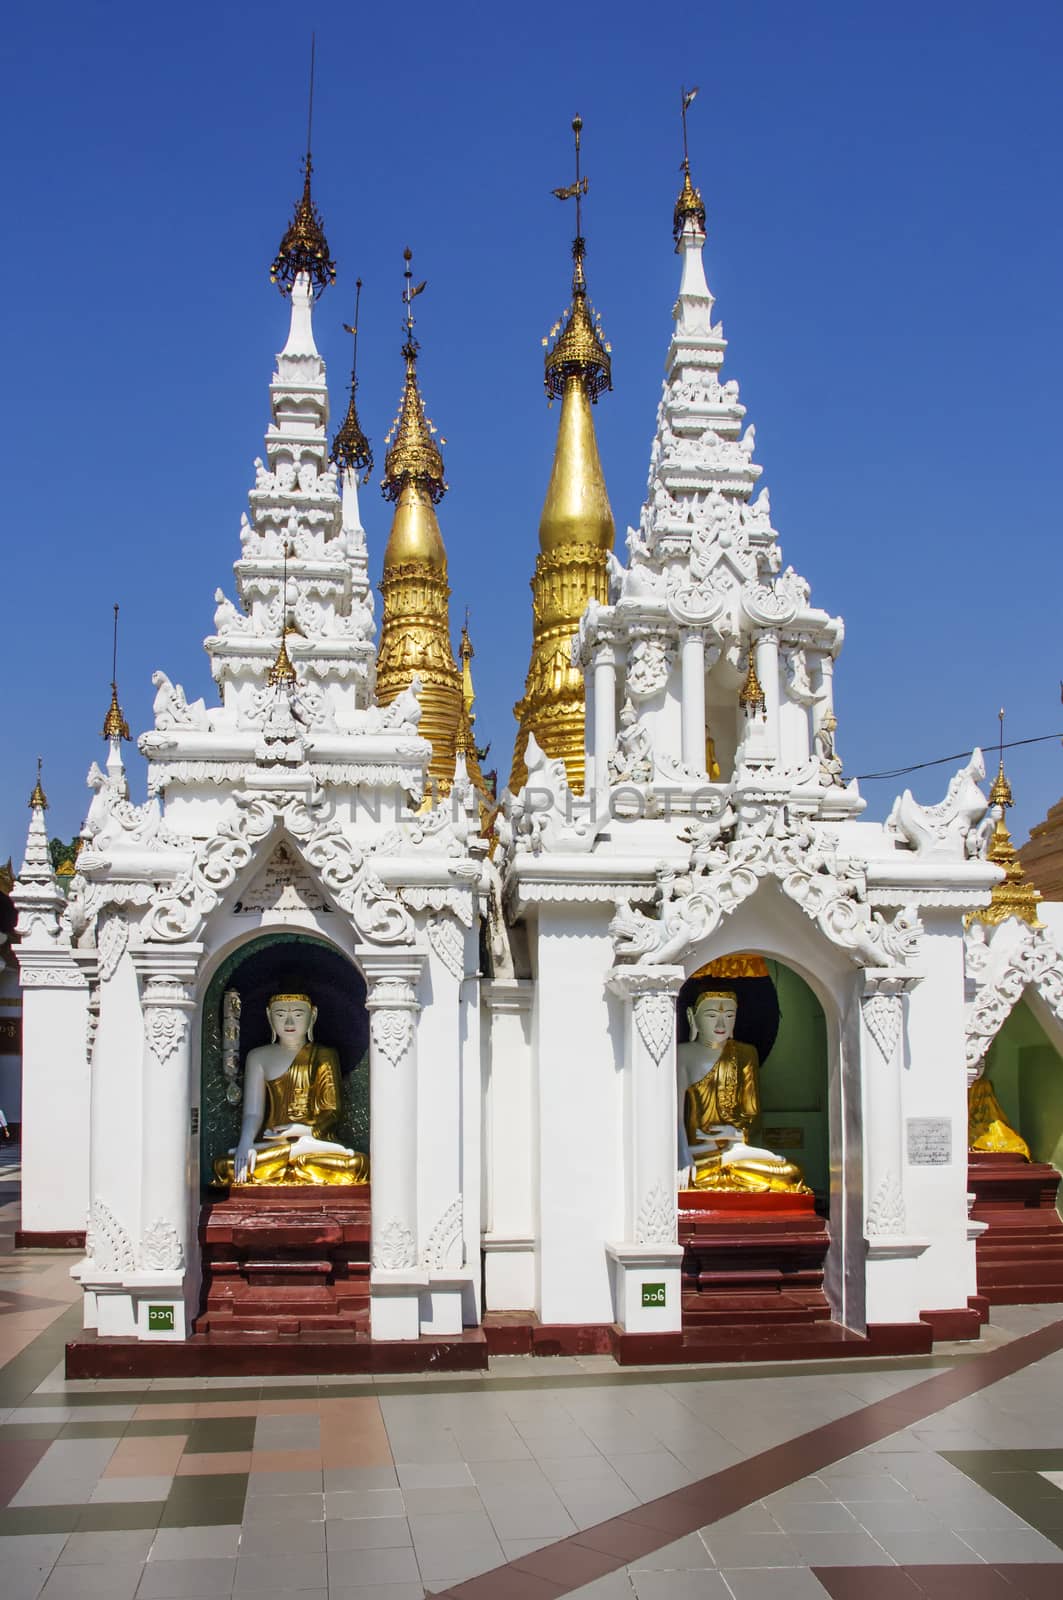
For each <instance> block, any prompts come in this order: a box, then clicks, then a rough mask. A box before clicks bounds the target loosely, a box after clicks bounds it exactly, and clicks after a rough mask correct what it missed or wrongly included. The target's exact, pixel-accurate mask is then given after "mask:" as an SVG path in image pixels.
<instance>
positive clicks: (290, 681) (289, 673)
mask: <svg viewBox="0 0 1063 1600" xmlns="http://www.w3.org/2000/svg"><path fill="white" fill-rule="evenodd" d="M294 632H295V629H294V628H285V630H284V632H283V633H282V634H281V644H280V649H279V650H278V651H277V659H276V660H275V661H274V663H273V665H272V666H271V667H270V669H269V671H268V673H267V674H266V682H267V683H268V684H269V686H270V688H271V689H290V688H292V687H293V685H294V684H295V683H296V682H297V679H296V674H295V668H294V667H293V666H292V662H291V657H290V656H289V654H288V635H289V634H290V633H294Z"/></svg>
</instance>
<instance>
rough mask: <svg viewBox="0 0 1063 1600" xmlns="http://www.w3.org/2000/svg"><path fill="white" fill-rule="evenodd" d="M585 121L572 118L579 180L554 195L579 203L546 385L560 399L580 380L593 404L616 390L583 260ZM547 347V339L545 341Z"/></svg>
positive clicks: (553, 330) (608, 349)
mask: <svg viewBox="0 0 1063 1600" xmlns="http://www.w3.org/2000/svg"><path fill="white" fill-rule="evenodd" d="M582 131H583V119H582V118H581V117H573V119H572V132H573V134H574V135H575V142H576V181H575V183H569V184H566V185H565V186H564V187H563V188H561V189H554V190H553V191H552V193H553V194H555V195H556V196H557V198H558V199H559V200H575V202H576V237H575V238H574V239H573V241H572V304H571V305H570V306H569V308H568V310H567V311H565V312H563V313H562V316H561V318H560V320H559V321H558V322H556V323H555V324H554V326H553V327H552V328H551V329H550V338H552V339H553V340H554V344H553V347H552V348H551V349H549V350H548V351H547V354H546V370H545V375H544V382H545V385H546V392H547V394H548V396H549V397H550V399H551V400H558V399H560V398H561V396H562V395H563V394H564V392H565V385H566V384H567V382H568V380H569V379H570V378H574V377H575V378H579V379H581V381H582V383H583V386H584V389H585V390H586V392H587V395H588V396H589V398H590V399H591V400H592V401H596V400H597V399H598V396H599V395H600V394H602V393H603V392H604V391H605V390H606V389H611V388H612V387H613V369H612V362H611V360H610V356H611V353H612V352H611V347H610V346H609V345H608V344H606V342H605V340H604V339H603V337H602V330H601V324H600V322H599V320H598V316H597V314H596V313H595V312H594V310H593V308H592V306H591V304H590V301H589V300H588V298H587V279H586V276H585V274H584V270H583V260H584V257H585V255H586V253H587V241H586V240H585V239H584V237H583V217H582V200H583V196H584V195H585V194H586V193H587V190H588V188H589V187H590V184H589V180H588V179H587V178H586V177H581V175H580V135H581V133H582ZM543 343H544V344H546V343H547V340H545V339H544V340H543Z"/></svg>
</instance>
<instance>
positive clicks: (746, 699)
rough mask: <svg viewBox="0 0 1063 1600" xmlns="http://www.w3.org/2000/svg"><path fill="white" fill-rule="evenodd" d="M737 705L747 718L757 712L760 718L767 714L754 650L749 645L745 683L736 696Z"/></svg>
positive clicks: (766, 705) (766, 704)
mask: <svg viewBox="0 0 1063 1600" xmlns="http://www.w3.org/2000/svg"><path fill="white" fill-rule="evenodd" d="M738 704H739V705H740V706H741V707H742V710H743V711H744V712H745V714H746V716H747V717H752V716H755V715H756V713H757V712H758V711H759V712H760V714H761V716H762V717H766V716H767V714H768V703H767V700H766V699H765V698H764V689H763V686H762V684H761V681H760V679H759V678H758V677H757V656H756V650H755V649H754V647H753V645H752V644H751V645H750V647H749V666H748V668H747V670H746V681H745V683H743V685H742V688H741V691H740V693H739V696H738Z"/></svg>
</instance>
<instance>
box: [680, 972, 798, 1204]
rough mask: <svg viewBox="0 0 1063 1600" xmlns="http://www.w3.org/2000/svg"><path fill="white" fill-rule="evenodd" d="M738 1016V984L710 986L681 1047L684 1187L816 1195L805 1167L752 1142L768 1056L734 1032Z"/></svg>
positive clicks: (700, 997) (699, 999)
mask: <svg viewBox="0 0 1063 1600" xmlns="http://www.w3.org/2000/svg"><path fill="white" fill-rule="evenodd" d="M737 1015H738V999H737V996H736V995H735V993H734V991H733V990H732V989H706V990H703V991H702V993H701V994H699V995H698V997H697V999H696V1000H695V1002H694V1004H693V1006H692V1007H690V1009H689V1010H688V1011H687V1020H688V1022H689V1024H690V1042H689V1044H681V1045H680V1046H679V1052H678V1055H679V1082H680V1090H681V1091H682V1116H681V1119H680V1128H679V1165H680V1167H681V1168H685V1169H686V1171H685V1173H682V1174H681V1176H680V1186H681V1187H683V1188H692V1189H719V1190H732V1191H741V1190H746V1191H748V1192H752V1193H767V1192H783V1193H787V1194H810V1193H811V1190H810V1189H809V1188H808V1186H807V1184H806V1183H805V1181H804V1178H803V1175H802V1172H801V1169H800V1167H795V1166H794V1164H793V1163H792V1162H791V1161H787V1160H785V1158H784V1157H783V1156H777V1155H776V1154H775V1152H774V1151H773V1150H764V1149H762V1148H761V1147H760V1146H759V1145H754V1144H750V1142H749V1140H750V1135H751V1134H752V1132H753V1129H754V1127H755V1125H756V1123H757V1121H758V1120H759V1117H760V1089H759V1085H758V1082H757V1074H758V1070H759V1066H760V1063H759V1061H758V1060H757V1052H756V1050H755V1049H754V1048H753V1046H752V1045H751V1044H740V1043H739V1042H738V1041H737V1040H736V1039H735V1038H734V1026H735V1018H736V1016H737Z"/></svg>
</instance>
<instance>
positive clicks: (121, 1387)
mask: <svg viewBox="0 0 1063 1600" xmlns="http://www.w3.org/2000/svg"><path fill="white" fill-rule="evenodd" d="M17 1177H18V1173H17V1167H15V1166H12V1165H10V1164H9V1165H8V1166H7V1167H6V1168H2V1167H0V1309H2V1311H3V1317H2V1319H0V1362H2V1363H4V1364H3V1365H2V1366H0V1508H2V1509H0V1594H2V1595H3V1597H4V1600H36V1597H37V1596H38V1595H41V1596H42V1597H44V1600H65V1597H71V1600H74V1597H76V1600H81V1597H85V1600H91V1597H92V1596H95V1595H100V1596H106V1600H133V1597H136V1600H170V1597H174V1600H176V1597H178V1596H200V1597H203V1600H212V1597H215V1596H217V1597H221V1596H225V1597H229V1596H233V1595H236V1596H243V1595H247V1596H248V1597H251V1596H254V1600H274V1597H279V1596H281V1595H285V1596H289V1595H293V1594H294V1595H298V1596H299V1597H300V1600H324V1597H325V1596H329V1597H331V1600H421V1597H422V1596H423V1595H424V1593H425V1592H426V1591H429V1592H432V1591H436V1592H447V1593H452V1594H454V1595H455V1596H457V1595H460V1596H462V1597H463V1600H550V1597H553V1596H560V1595H567V1594H575V1595H578V1596H580V1597H586V1600H632V1597H637V1600H684V1597H687V1596H690V1597H701V1600H812V1597H819V1600H822V1597H824V1596H826V1595H830V1596H833V1597H835V1600H849V1597H857V1600H880V1597H882V1600H894V1597H896V1600H900V1597H902V1596H903V1597H906V1600H915V1597H917V1596H919V1595H920V1594H926V1595H934V1596H951V1595H957V1596H960V1595H962V1596H963V1597H964V1600H987V1597H998V1596H999V1597H1001V1600H1004V1597H1007V1600H1018V1597H1020V1596H1023V1595H1026V1596H1030V1597H1034V1596H1037V1597H1040V1596H1045V1597H1047V1596H1052V1597H1054V1600H1059V1597H1060V1596H1061V1595H1063V1416H1061V1413H1060V1405H1059V1399H1060V1395H1061V1392H1063V1307H1020V1308H1015V1309H1013V1310H1008V1311H1003V1312H1000V1313H999V1314H997V1315H996V1316H995V1317H994V1319H993V1325H992V1326H991V1328H990V1329H989V1330H987V1331H986V1333H985V1334H984V1336H983V1339H982V1341H981V1344H980V1345H978V1346H955V1347H944V1348H943V1349H942V1347H939V1354H938V1355H936V1356H935V1357H934V1358H933V1359H932V1360H931V1359H928V1358H924V1359H920V1360H898V1361H885V1360H883V1361H877V1362H874V1363H868V1364H860V1363H851V1364H846V1363H841V1362H839V1363H834V1364H832V1365H827V1364H823V1365H819V1364H802V1365H801V1366H797V1367H790V1368H779V1367H775V1368H770V1367H762V1368H757V1369H749V1368H746V1369H735V1368H730V1369H728V1368H723V1367H716V1368H702V1369H697V1370H689V1369H688V1370H682V1371H677V1370H676V1369H674V1368H671V1369H667V1370H659V1371H645V1370H643V1371H630V1370H627V1371H620V1370H618V1369H617V1368H615V1367H614V1366H613V1364H612V1362H611V1361H609V1360H606V1359H604V1358H586V1359H578V1360H534V1359H532V1358H523V1357H514V1358H509V1359H503V1360H498V1361H495V1362H494V1363H493V1366H492V1369H491V1371H490V1373H489V1374H486V1375H479V1374H477V1375H473V1376H470V1377H467V1378H466V1377H462V1378H449V1379H447V1378H439V1379H433V1378H430V1377H425V1378H413V1379H411V1378H402V1379H376V1380H372V1379H367V1380H364V1381H363V1380H357V1381H356V1380H352V1379H349V1378H348V1379H344V1380H337V1381H335V1382H333V1381H330V1380H328V1379H324V1378H322V1379H318V1378H311V1379H308V1380H306V1381H305V1382H299V1381H294V1380H292V1379H290V1378H289V1379H277V1380H259V1379H252V1380H246V1381H242V1382H238V1381H234V1380H232V1379H214V1380H204V1381H201V1382H200V1383H198V1384H195V1385H191V1384H189V1383H187V1382H186V1381H183V1380H182V1381H173V1380H156V1381H154V1382H150V1383H140V1382H102V1381H101V1382H84V1383H70V1384H68V1383H66V1382H65V1381H64V1379H63V1376H62V1365H61V1358H62V1347H63V1342H64V1340H65V1339H66V1338H67V1337H69V1336H70V1333H71V1332H72V1331H73V1329H74V1328H75V1327H76V1318H77V1310H76V1307H75V1304H74V1299H75V1297H74V1286H73V1285H72V1284H71V1282H70V1279H69V1275H68V1274H69V1266H70V1264H71V1262H72V1261H73V1260H74V1259H76V1258H75V1257H74V1256H72V1255H69V1256H62V1255H49V1254H45V1253H39V1254H34V1253H29V1254H20V1255H19V1256H15V1255H13V1254H12V1249H11V1245H12V1235H13V1230H14V1226H15V1220H16V1212H17Z"/></svg>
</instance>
